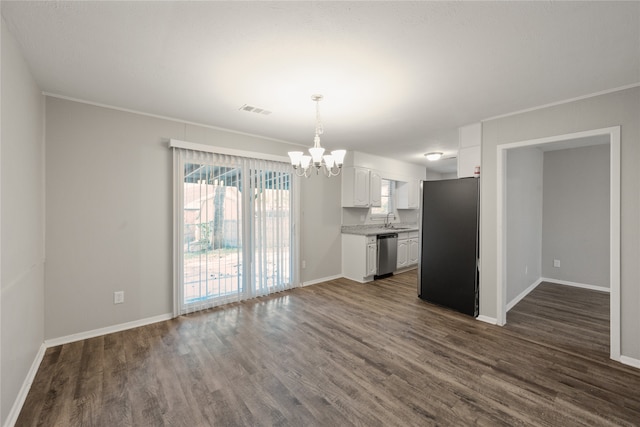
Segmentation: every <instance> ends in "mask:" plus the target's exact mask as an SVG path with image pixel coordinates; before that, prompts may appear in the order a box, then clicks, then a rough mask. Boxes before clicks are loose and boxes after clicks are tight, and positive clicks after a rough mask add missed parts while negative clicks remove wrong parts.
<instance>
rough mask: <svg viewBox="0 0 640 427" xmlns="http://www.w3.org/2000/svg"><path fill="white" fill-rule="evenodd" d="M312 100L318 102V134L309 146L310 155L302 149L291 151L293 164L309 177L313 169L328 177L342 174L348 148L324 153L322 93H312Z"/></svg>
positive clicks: (298, 170) (297, 170) (298, 173)
mask: <svg viewBox="0 0 640 427" xmlns="http://www.w3.org/2000/svg"><path fill="white" fill-rule="evenodd" d="M311 100H312V101H315V103H316V136H315V137H314V138H313V147H312V148H309V154H311V155H310V156H307V155H305V154H304V153H303V152H302V151H289V153H288V154H289V158H290V159H291V165H292V166H293V169H294V170H295V172H296V175H298V176H304V177H307V178H308V177H309V176H311V171H313V170H314V169H315V171H316V175H317V174H319V173H320V170H321V169H322V171H323V172H324V174H325V175H326V176H327V177H332V176H337V175H340V171H341V170H342V163H344V156H345V154H346V153H347V151H346V150H333V151H332V152H331V154H324V148H322V147H321V146H320V135H322V133H323V130H324V129H323V127H322V121H321V120H320V101H322V95H312V96H311Z"/></svg>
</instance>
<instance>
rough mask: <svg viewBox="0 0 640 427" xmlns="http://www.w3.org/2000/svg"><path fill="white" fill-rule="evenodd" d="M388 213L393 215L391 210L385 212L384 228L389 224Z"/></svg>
mask: <svg viewBox="0 0 640 427" xmlns="http://www.w3.org/2000/svg"><path fill="white" fill-rule="evenodd" d="M389 215H393V212H389V213H388V214H387V217H386V218H385V220H384V228H389V226H390V225H391V224H389Z"/></svg>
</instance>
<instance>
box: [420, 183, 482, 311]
mask: <svg viewBox="0 0 640 427" xmlns="http://www.w3.org/2000/svg"><path fill="white" fill-rule="evenodd" d="M479 209H480V179H479V178H462V179H448V180H442V181H424V182H423V183H422V203H421V215H422V219H421V245H422V247H421V249H422V250H421V252H420V264H419V273H418V296H419V297H420V298H422V299H423V300H426V301H429V302H432V303H434V304H438V305H441V306H444V307H449V308H452V309H454V310H457V311H459V312H461V313H465V314H468V315H470V316H473V317H476V316H478V282H479V271H478V254H479V240H480V239H479V232H478V230H479V217H480V212H479Z"/></svg>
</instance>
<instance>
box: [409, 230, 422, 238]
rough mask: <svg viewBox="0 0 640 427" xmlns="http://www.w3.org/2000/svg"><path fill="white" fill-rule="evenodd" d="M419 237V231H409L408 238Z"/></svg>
mask: <svg viewBox="0 0 640 427" xmlns="http://www.w3.org/2000/svg"><path fill="white" fill-rule="evenodd" d="M418 237H420V231H410V232H409V238H410V239H413V238H418Z"/></svg>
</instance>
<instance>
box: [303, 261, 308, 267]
mask: <svg viewBox="0 0 640 427" xmlns="http://www.w3.org/2000/svg"><path fill="white" fill-rule="evenodd" d="M302 268H307V261H304V260H303V261H302Z"/></svg>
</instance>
